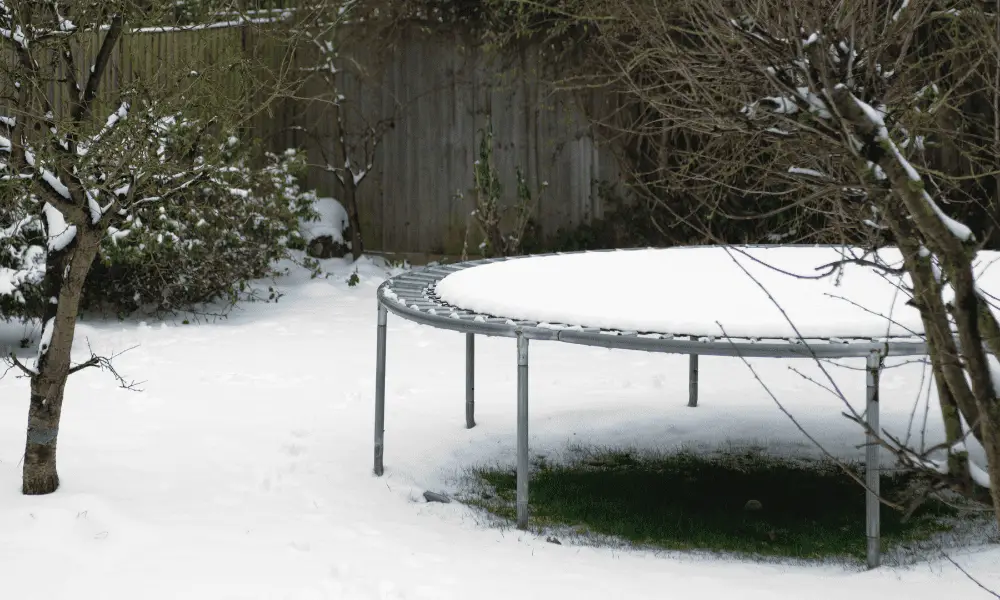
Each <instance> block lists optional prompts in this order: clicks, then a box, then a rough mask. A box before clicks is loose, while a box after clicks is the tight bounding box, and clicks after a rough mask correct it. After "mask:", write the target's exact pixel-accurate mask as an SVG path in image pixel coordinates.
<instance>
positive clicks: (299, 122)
mask: <svg viewBox="0 0 1000 600" xmlns="http://www.w3.org/2000/svg"><path fill="white" fill-rule="evenodd" d="M249 35H250V33H249V32H248V29H246V28H242V27H223V28H215V29H203V30H198V31H169V32H134V33H130V34H128V35H126V36H125V38H124V40H123V43H122V44H120V45H119V48H118V50H117V52H116V53H115V55H114V57H113V60H112V65H111V71H110V80H109V81H107V82H106V85H105V86H104V88H103V92H102V96H101V102H100V105H101V106H100V110H105V111H106V110H109V109H113V104H114V102H113V99H114V97H115V96H117V92H118V90H120V89H122V88H124V87H125V86H127V85H129V82H131V81H134V80H135V78H136V77H137V76H138V74H144V76H145V77H146V78H147V80H153V79H155V78H156V77H159V78H161V79H162V81H159V84H160V85H163V86H170V85H179V83H177V82H171V81H169V80H167V79H166V77H167V74H168V73H177V72H184V71H185V69H186V66H185V65H187V64H190V65H192V70H193V69H194V68H195V67H194V65H196V64H200V65H202V66H203V67H204V66H206V65H208V66H211V65H212V64H213V63H220V62H223V61H221V60H220V59H221V57H224V56H225V57H229V58H231V56H232V53H234V52H235V53H243V54H244V55H253V56H254V57H255V58H258V59H260V58H263V60H262V61H261V62H262V64H265V65H266V64H271V65H273V66H274V67H275V68H277V66H278V65H279V64H280V62H281V60H282V58H283V57H285V56H287V49H286V48H283V47H282V46H281V44H279V43H275V41H274V40H258V39H253V38H251V37H248V36H249ZM96 41H97V40H96V38H95V39H94V40H92V41H91V43H85V44H83V46H82V47H81V48H79V49H78V52H79V56H78V58H77V61H76V64H77V65H89V64H92V59H93V56H94V55H96V52H97V44H96ZM262 55H264V56H262ZM341 55H342V56H343V57H344V61H342V62H343V63H344V64H345V65H351V67H350V68H345V69H344V71H343V73H344V74H343V75H342V76H338V78H339V81H338V87H339V88H340V89H339V91H340V93H342V94H343V95H344V97H345V100H344V106H345V109H346V114H347V116H348V119H347V121H348V126H347V129H348V130H351V129H352V128H357V127H359V123H361V122H363V121H367V122H375V121H382V120H389V119H391V120H392V122H393V124H394V126H393V127H392V128H390V129H388V130H387V131H386V133H385V135H384V136H383V137H382V139H381V140H380V144H379V146H378V149H377V151H376V153H375V154H374V163H373V169H372V171H371V172H370V174H369V175H368V176H367V177H366V178H365V180H364V181H362V182H361V184H360V186H359V189H358V198H359V206H360V213H361V220H362V230H363V232H364V236H365V240H366V244H367V247H368V248H369V249H373V250H383V251H390V252H426V253H447V254H456V253H459V252H461V249H462V246H463V242H464V240H465V237H466V232H467V229H468V228H469V225H470V223H472V222H471V221H470V213H471V211H472V209H473V207H474V192H473V166H474V163H475V161H476V159H477V147H478V142H479V136H480V133H481V130H482V129H483V127H484V126H485V125H486V124H487V122H488V121H490V122H492V125H493V129H494V141H495V146H494V157H495V160H496V163H497V166H498V168H499V170H500V173H501V175H502V178H503V182H504V185H505V189H506V190H507V191H508V194H507V196H508V198H509V199H510V200H511V201H513V199H514V190H515V179H514V173H515V168H516V167H520V168H521V169H522V170H523V172H524V173H525V175H526V177H527V180H528V182H529V185H530V186H531V188H532V189H533V190H534V189H538V187H539V186H540V185H541V184H542V182H545V183H547V184H548V185H546V186H545V189H544V192H543V193H542V194H541V196H540V197H539V200H538V204H537V206H536V208H535V216H536V220H537V222H538V224H539V225H540V226H541V228H542V230H543V232H546V233H554V232H555V231H556V230H557V229H559V228H561V227H573V226H575V225H578V224H580V223H584V222H587V221H588V220H589V219H591V218H593V217H597V216H600V215H601V213H602V206H601V199H600V197H599V196H598V194H597V186H596V183H597V182H598V181H602V180H611V181H613V180H615V179H616V178H617V176H618V172H617V167H616V164H615V161H614V160H613V158H612V156H611V153H610V151H608V150H607V149H606V148H604V147H602V145H601V144H600V143H598V142H597V141H596V139H595V136H594V135H593V132H592V131H591V128H590V127H589V126H588V124H587V122H586V119H585V118H584V117H583V116H582V113H581V111H580V110H579V109H578V107H577V105H576V104H575V101H574V100H573V99H570V98H567V97H560V96H559V95H554V94H552V93H550V92H548V91H547V89H546V87H545V86H544V85H543V84H542V83H540V81H541V79H543V78H542V77H540V75H539V73H540V72H542V71H545V70H546V68H547V67H546V66H545V65H544V64H542V61H541V60H540V59H539V58H538V56H537V53H536V52H534V51H532V50H530V49H527V50H525V51H524V52H523V55H522V56H521V57H520V60H518V61H515V62H516V63H517V64H515V65H514V66H515V67H516V68H513V69H512V68H506V67H503V66H500V65H498V64H497V63H496V61H495V60H494V59H492V58H491V57H490V56H489V55H488V54H486V53H485V52H483V51H482V50H480V49H478V48H475V47H469V46H467V45H465V44H464V43H463V42H462V39H461V37H460V36H459V35H458V34H457V33H448V32H444V33H442V32H440V31H439V32H435V33H433V34H429V33H426V32H421V31H419V30H417V29H414V30H412V31H407V32H406V33H405V34H404V35H403V36H402V38H401V41H400V43H399V44H398V45H396V46H395V49H394V50H393V51H392V52H391V55H386V52H384V51H383V50H382V49H375V48H365V47H364V46H363V45H357V44H355V45H354V46H353V47H352V46H351V45H350V44H348V45H346V46H345V47H344V48H342V49H341ZM373 57H379V59H378V60H376V59H374V58H373ZM309 60H310V58H309V56H308V54H305V53H302V54H299V55H298V56H297V57H296V63H295V65H296V66H299V67H302V66H308V65H307V64H306V63H308V61H309ZM168 67H170V68H168ZM81 68H82V67H81ZM160 74H162V76H161V75H160ZM81 75H82V73H81ZM547 75H551V73H548V72H547ZM227 76H228V77H229V79H226V77H227ZM0 83H5V84H6V83H7V82H0ZM213 85H217V86H219V89H225V90H230V93H232V90H234V89H240V88H243V89H242V90H241V93H243V94H244V95H243V97H244V99H246V98H248V97H252V93H251V94H250V95H247V94H245V92H246V90H245V88H246V87H247V85H248V82H246V81H239V80H238V79H234V76H233V75H232V74H228V75H227V74H226V73H220V74H216V77H215V79H214V80H213ZM250 91H251V92H253V90H250ZM330 91H331V90H329V89H326V87H325V86H324V84H323V83H322V82H321V81H320V80H319V79H316V80H313V81H311V82H310V83H308V84H307V85H306V87H305V89H303V90H302V91H301V92H300V93H299V94H298V96H299V98H305V99H298V100H291V99H288V100H282V101H280V102H278V103H277V104H275V105H274V106H273V107H272V108H271V110H269V111H267V112H265V113H262V114H260V115H258V116H257V117H255V118H254V119H252V120H251V123H250V128H249V131H250V132H251V133H252V134H253V135H254V136H255V137H259V138H260V139H261V140H262V142H263V143H264V145H265V147H266V148H268V149H270V150H272V151H276V152H280V151H282V150H284V149H286V148H290V147H296V148H302V149H304V150H305V151H306V152H307V155H308V157H309V160H310V163H312V164H313V165H315V166H313V167H312V168H311V170H310V173H309V176H308V180H307V182H306V184H307V185H308V186H311V187H314V188H316V189H317V190H318V191H319V192H320V193H322V194H323V195H330V196H334V197H338V196H340V194H341V190H339V189H338V183H337V180H336V177H335V176H334V175H333V174H332V173H331V172H329V171H328V170H326V169H324V168H323V163H324V162H325V160H324V157H326V158H328V159H330V162H332V163H333V164H334V165H336V166H341V165H343V157H342V156H340V155H339V153H338V151H337V146H338V145H337V143H336V141H337V139H338V137H339V136H340V135H341V134H342V133H347V134H348V135H350V134H352V133H356V132H352V131H347V132H340V131H338V129H337V125H336V119H335V113H334V112H333V111H334V109H333V107H332V106H331V105H330V104H328V103H323V102H316V101H309V100H308V98H310V97H314V96H322V95H324V94H329V92H330ZM65 94H66V87H65V85H60V84H57V83H52V84H50V89H49V95H50V98H51V99H52V101H53V103H54V105H55V106H56V107H57V108H58V107H64V106H65V105H66V103H67V96H66V95H65ZM237 95H239V94H234V97H235V96H237ZM591 101H596V100H591ZM252 102H253V101H252V100H251V103H252ZM251 108H252V106H251ZM472 234H473V235H471V236H470V239H469V243H470V247H471V248H473V249H474V248H475V246H476V245H477V244H478V242H479V241H480V237H479V236H478V235H477V234H476V232H475V225H474V224H472Z"/></svg>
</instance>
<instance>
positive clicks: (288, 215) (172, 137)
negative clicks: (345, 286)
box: [83, 118, 316, 314]
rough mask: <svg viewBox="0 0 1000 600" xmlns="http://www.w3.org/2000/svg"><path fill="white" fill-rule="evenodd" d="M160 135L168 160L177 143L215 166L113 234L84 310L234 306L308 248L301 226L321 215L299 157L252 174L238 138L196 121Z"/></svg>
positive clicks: (165, 127) (275, 160)
mask: <svg viewBox="0 0 1000 600" xmlns="http://www.w3.org/2000/svg"><path fill="white" fill-rule="evenodd" d="M159 134H160V135H161V140H162V144H164V145H165V147H166V151H167V152H170V146H171V145H172V144H178V145H179V146H180V147H184V148H190V149H191V150H192V151H189V152H188V155H189V156H191V158H190V160H192V161H193V162H194V163H196V164H210V163H211V164H214V168H212V169H211V173H210V174H209V175H207V176H206V177H204V178H203V179H201V181H199V183H198V184H197V185H193V186H190V187H189V188H188V189H186V190H184V191H183V192H182V193H175V194H173V195H172V196H171V197H170V199H169V200H167V201H164V202H151V203H147V204H144V205H141V206H137V207H136V208H135V209H134V210H133V211H132V214H130V215H129V217H128V218H127V220H126V223H125V226H124V227H123V228H122V229H121V230H120V231H119V230H115V231H109V232H108V233H109V235H108V236H107V237H106V238H105V239H104V242H103V244H102V247H101V250H100V254H99V255H98V262H97V263H95V265H94V268H93V270H92V272H91V274H90V277H89V278H88V284H87V288H86V290H85V293H84V298H83V304H84V306H85V307H88V308H100V309H105V310H113V311H115V312H118V313H119V314H123V313H129V312H133V311H136V310H144V311H152V312H160V311H170V310H175V309H182V308H189V307H192V306H194V305H197V304H200V303H205V302H210V301H214V300H218V299H225V300H227V301H230V302H235V301H236V300H238V299H239V298H240V294H241V292H242V291H244V290H245V289H246V287H247V286H246V284H247V282H249V281H250V280H252V279H257V278H260V277H265V276H268V275H270V274H272V273H273V264H274V262H275V261H276V260H278V259H281V258H284V257H285V256H287V253H288V250H289V249H302V248H304V242H303V240H302V238H301V235H300V233H299V222H300V221H301V220H310V219H314V218H316V215H315V213H314V212H313V204H314V202H315V194H313V193H312V192H308V191H304V190H302V189H301V187H300V186H299V183H298V178H299V177H300V176H301V175H302V174H303V172H304V170H305V168H306V163H305V157H304V156H303V155H302V154H300V153H297V152H296V151H294V150H288V151H286V152H285V153H284V154H282V155H280V156H278V155H274V154H271V153H267V154H265V164H264V166H263V168H254V167H253V165H252V164H251V157H252V156H253V153H252V150H253V147H252V146H249V145H246V144H244V143H243V142H241V141H240V140H239V139H238V138H237V137H235V136H229V137H228V138H226V137H220V138H214V137H211V136H207V135H206V133H205V131H204V130H203V128H202V126H201V125H200V124H199V123H197V122H194V121H189V120H183V119H180V118H169V119H164V120H162V121H161V122H160V127H159ZM192 137H195V138H197V141H196V142H195V143H193V144H192V143H191V138H192Z"/></svg>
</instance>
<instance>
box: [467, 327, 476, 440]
mask: <svg viewBox="0 0 1000 600" xmlns="http://www.w3.org/2000/svg"><path fill="white" fill-rule="evenodd" d="M475 382H476V334H474V333H467V334H465V428H466V429H472V428H473V427H475V426H476V391H475V390H476V385H475Z"/></svg>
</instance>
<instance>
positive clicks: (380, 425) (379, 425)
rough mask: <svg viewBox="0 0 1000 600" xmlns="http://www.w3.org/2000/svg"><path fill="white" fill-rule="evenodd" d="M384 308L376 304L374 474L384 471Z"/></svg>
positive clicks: (379, 474)
mask: <svg viewBox="0 0 1000 600" xmlns="http://www.w3.org/2000/svg"><path fill="white" fill-rule="evenodd" d="M386 316H387V315H386V309H385V307H384V306H382V304H381V303H379V305H378V333H377V338H376V340H377V341H376V346H375V348H376V350H375V474H376V475H378V476H379V477H381V476H382V473H383V472H384V469H383V465H382V455H383V452H384V449H385V323H386Z"/></svg>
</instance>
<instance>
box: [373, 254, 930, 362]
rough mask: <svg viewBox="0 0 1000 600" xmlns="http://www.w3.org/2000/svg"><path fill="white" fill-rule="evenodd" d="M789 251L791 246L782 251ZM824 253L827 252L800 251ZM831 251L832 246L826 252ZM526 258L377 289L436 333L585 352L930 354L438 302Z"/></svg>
mask: <svg viewBox="0 0 1000 600" xmlns="http://www.w3.org/2000/svg"><path fill="white" fill-rule="evenodd" d="M742 247H754V248H768V247H782V246H781V245H780V244H774V245H770V244H767V245H756V246H742ZM783 247H788V246H783ZM801 247H812V248H815V247H823V246H801ZM825 247H830V246H825ZM633 250H645V248H630V249H616V250H593V251H588V252H590V253H595V252H628V251H633ZM585 253H587V252H556V253H549V254H536V255H532V256H553V255H558V254H585ZM521 258H529V257H527V256H519V257H509V258H493V259H480V260H472V261H466V262H461V263H453V264H444V265H429V266H427V267H423V268H420V269H414V270H411V271H408V272H406V273H403V274H401V275H397V276H396V277H393V278H391V279H388V280H386V281H385V282H384V283H382V285H380V286H379V288H378V292H377V296H378V302H379V304H380V305H381V306H384V307H385V308H386V310H388V311H389V312H391V313H393V314H395V315H396V316H398V317H401V318H403V319H406V320H408V321H412V322H415V323H419V324H421V325H427V326H429V327H434V328H436V329H447V330H450V331H458V332H462V333H473V334H479V335H486V336H491V337H509V338H514V337H517V335H518V334H519V333H520V334H522V335H523V336H524V337H525V338H527V339H532V340H547V341H555V342H565V343H569V344H580V345H585V346H598V347H603V348H618V349H623V350H641V351H644V352H663V353H670V354H695V355H705V356H737V357H739V356H743V357H772V358H850V357H859V356H868V355H870V354H873V353H878V354H881V355H883V356H921V355H926V354H927V344H926V343H925V342H924V341H923V340H922V339H921V338H918V337H888V338H878V339H840V338H816V339H807V340H803V339H747V338H722V337H721V336H720V338H709V337H701V338H698V339H691V338H690V337H688V336H683V335H669V334H659V333H642V332H637V331H618V330H611V329H598V328H584V327H581V326H579V325H573V324H565V323H538V322H535V321H522V320H514V319H510V318H507V317H503V316H495V315H485V314H479V313H475V312H473V311H469V310H465V309H462V308H459V307H456V306H452V305H450V304H448V303H446V302H444V301H442V300H441V299H440V298H438V297H437V295H436V292H435V288H436V286H437V283H438V282H439V281H441V280H442V279H444V278H445V277H447V276H448V275H450V274H451V273H454V272H456V271H461V270H464V269H468V268H471V267H475V266H478V265H483V264H488V263H491V262H498V261H505V260H519V259H521Z"/></svg>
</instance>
